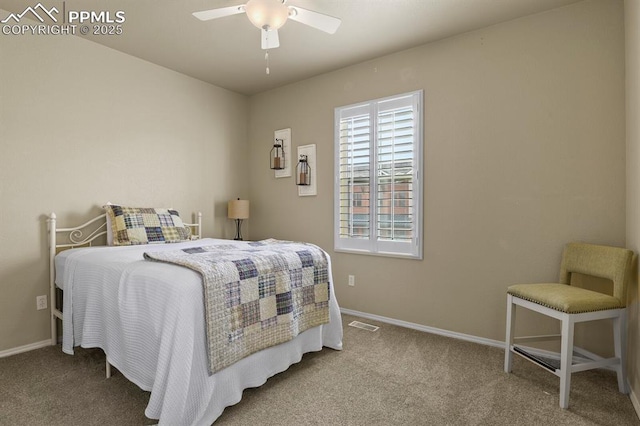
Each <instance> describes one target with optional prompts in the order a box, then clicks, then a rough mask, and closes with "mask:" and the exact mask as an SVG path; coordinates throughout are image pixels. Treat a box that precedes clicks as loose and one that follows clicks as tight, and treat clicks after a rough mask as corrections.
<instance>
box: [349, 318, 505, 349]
mask: <svg viewBox="0 0 640 426" xmlns="http://www.w3.org/2000/svg"><path fill="white" fill-rule="evenodd" d="M340 312H342V313H343V314H347V315H354V316H357V317H361V318H367V319H371V320H374V321H380V322H384V323H386V324H391V325H397V326H399V327H405V328H411V329H413V330H418V331H424V332H426V333H431V334H438V335H440V336H446V337H452V338H454V339H458V340H465V341H467V342H474V343H479V344H481V345H487V346H493V347H496V348H501V349H504V342H502V341H500V340H493V339H486V338H484V337H478V336H472V335H470V334H464V333H458V332H455V331H449V330H443V329H441V328H436V327H429V326H426V325H421V324H416V323H413V322H407V321H401V320H397V319H393V318H387V317H383V316H380V315H374V314H367V313H366V312H358V311H354V310H351V309H344V308H340Z"/></svg>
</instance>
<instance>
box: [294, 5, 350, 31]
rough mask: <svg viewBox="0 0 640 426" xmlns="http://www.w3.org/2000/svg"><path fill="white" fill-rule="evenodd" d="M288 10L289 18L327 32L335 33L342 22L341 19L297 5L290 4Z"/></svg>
mask: <svg viewBox="0 0 640 426" xmlns="http://www.w3.org/2000/svg"><path fill="white" fill-rule="evenodd" d="M289 10H291V14H290V15H289V19H293V20H294V21H298V22H300V23H303V24H306V25H309V26H310V27H313V28H316V29H318V30H320V31H324V32H325V33H329V34H335V32H336V31H337V30H338V27H339V26H340V24H341V23H342V20H340V19H339V18H334V17H333V16H329V15H325V14H323V13H318V12H314V11H312V10H308V9H303V8H301V7H298V6H290V7H289Z"/></svg>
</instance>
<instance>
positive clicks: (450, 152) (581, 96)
mask: <svg viewBox="0 0 640 426" xmlns="http://www.w3.org/2000/svg"><path fill="white" fill-rule="evenodd" d="M416 89H424V97H425V115H424V120H425V121H424V127H425V140H424V144H425V145H424V147H425V149H424V151H425V157H424V161H425V167H426V171H425V185H424V186H425V189H424V200H425V201H424V212H425V215H424V216H425V222H424V228H425V232H424V237H425V245H424V260H422V261H416V260H402V259H393V258H384V257H372V256H363V255H353V254H344V253H335V252H333V176H334V172H333V143H334V136H333V111H334V108H335V107H337V106H341V105H348V104H352V103H355V102H358V101H363V100H367V99H373V98H378V97H383V96H388V95H393V94H398V93H403V92H408V91H411V90H416ZM624 99H625V98H624V31H623V3H622V2H621V1H610V0H595V1H591V0H588V1H586V2H581V3H577V4H574V5H571V6H568V7H565V8H561V9H556V10H553V11H549V12H546V13H542V14H538V15H534V16H530V17H525V18H522V19H518V20H514V21H511V22H507V23H503V24H500V25H495V26H492V27H489V28H485V29H482V30H479V31H474V32H471V33H467V34H464V35H460V36H457V37H454V38H450V39H445V40H442V41H439V42H436V43H431V44H427V45H424V46H422V47H418V48H415V49H412V50H408V51H404V52H399V53H396V54H393V55H389V56H385V57H382V58H379V59H377V60H373V61H370V62H365V63H362V64H359V65H355V66H352V67H348V68H345V69H342V70H339V71H336V72H333V73H330V74H325V75H322V76H318V77H316V78H312V79H309V80H306V81H303V82H300V83H297V84H292V85H289V86H286V87H283V88H279V89H276V90H273V91H269V92H265V93H263V94H260V95H256V96H253V97H252V98H251V99H250V126H249V136H250V144H251V166H252V175H251V185H250V188H251V192H250V194H251V202H252V212H251V219H250V221H251V231H252V238H264V237H277V238H286V239H294V240H308V241H311V242H314V243H316V244H319V245H320V246H322V247H323V248H325V249H326V250H328V251H329V253H330V254H331V256H332V259H333V273H334V279H335V288H336V293H337V297H338V301H339V303H340V305H341V306H342V307H343V308H348V309H353V310H357V311H362V312H366V313H370V314H377V315H382V316H385V317H390V318H394V319H399V320H404V321H409V322H413V323H417V324H422V325H426V326H431V327H438V328H441V329H446V330H451V331H455V332H459V333H466V334H470V335H474V336H481V337H484V338H489V339H495V340H504V327H505V304H506V302H505V300H506V299H505V290H506V287H507V286H508V285H510V284H512V283H517V282H539V281H547V280H551V281H553V280H556V279H557V278H558V272H559V261H560V254H561V250H562V246H563V244H564V243H566V242H568V241H572V240H582V241H586V242H594V243H602V244H612V245H624V244H625V129H624V122H625V117H624V108H625V104H624ZM286 127H291V129H292V143H293V146H294V148H295V147H296V146H298V145H304V144H316V145H317V155H318V195H317V196H316V197H298V196H297V195H296V194H297V193H296V187H295V185H294V182H293V178H289V179H275V178H274V177H273V172H272V171H270V170H269V169H268V167H267V156H268V151H269V148H270V143H271V141H272V138H273V131H274V130H276V129H280V128H286ZM294 153H295V149H294ZM348 274H353V275H355V277H356V286H355V287H349V286H347V275H348ZM520 319H521V320H527V317H521V318H520ZM523 322H527V321H523ZM528 323H529V324H531V321H528ZM519 324H520V322H519ZM525 327H526V325H525V324H523V328H525Z"/></svg>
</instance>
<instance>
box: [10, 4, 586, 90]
mask: <svg viewBox="0 0 640 426" xmlns="http://www.w3.org/2000/svg"><path fill="white" fill-rule="evenodd" d="M576 1H578V0H289V1H288V2H287V4H289V5H294V6H300V7H303V8H305V9H310V10H313V11H316V12H321V13H324V14H328V15H331V16H335V17H338V18H340V19H342V24H341V26H340V28H338V31H337V32H336V33H335V34H334V35H329V34H327V33H324V32H322V31H318V30H316V29H313V28H310V27H308V26H306V25H303V24H301V23H299V22H295V21H291V20H289V21H288V22H287V23H286V24H285V25H284V26H283V27H282V28H281V29H280V30H279V38H280V47H279V48H277V49H272V50H270V52H269V61H270V71H271V72H270V74H269V75H267V74H266V72H265V58H264V51H263V50H262V49H261V48H260V30H258V29H257V28H256V27H254V26H253V25H252V24H251V23H250V22H249V20H248V19H247V17H246V15H245V14H238V15H233V16H228V17H225V18H220V19H216V20H212V21H206V22H203V21H200V20H198V19H196V18H194V17H193V16H192V15H191V13H192V12H196V11H201V10H207V9H214V8H219V7H227V6H234V5H239V4H243V3H244V2H245V0H92V1H90V2H89V1H87V0H66V1H61V0H60V1H58V0H30V1H24V0H0V9H4V10H5V11H7V12H13V13H21V12H23V11H24V10H25V8H26V7H28V6H32V7H35V6H36V5H37V4H38V2H41V3H42V4H43V5H44V6H45V7H48V8H51V7H53V6H55V7H57V8H59V9H60V10H62V9H63V8H64V10H66V11H71V10H76V11H77V10H89V11H110V12H111V13H112V14H115V12H116V11H124V12H125V17H126V21H125V22H124V23H123V24H122V31H123V33H122V34H121V35H87V36H82V37H85V38H87V39H90V40H92V41H94V42H96V43H99V44H102V45H105V46H108V47H111V48H113V49H116V50H119V51H121V52H125V53H128V54H130V55H133V56H136V57H138V58H141V59H144V60H147V61H149V62H152V63H155V64H158V65H161V66H163V67H166V68H169V69H172V70H175V71H178V72H180V73H183V74H186V75H189V76H192V77H194V78H197V79H199V80H203V81H206V82H209V83H211V84H214V85H216V86H220V87H223V88H226V89H229V90H232V91H234V92H238V93H242V94H246V95H252V94H255V93H259V92H263V91H266V90H269V89H273V88H275V87H279V86H282V85H285V84H288V83H292V82H295V81H299V80H303V79H306V78H309V77H312V76H314V75H318V74H322V73H325V72H328V71H332V70H336V69H339V68H343V67H346V66H348V65H352V64H355V63H358V62H362V61H365V60H368V59H373V58H376V57H379V56H383V55H386V54H389V53H391V52H396V51H399V50H404V49H408V48H411V47H415V46H419V45H421V44H424V43H427V42H431V41H435V40H439V39H442V38H445V37H449V36H452V35H455V34H460V33H464V32H468V31H472V30H475V29H478V28H482V27H486V26H489V25H493V24H496V23H499V22H504V21H507V20H511V19H514V18H518V17H521V16H525V15H529V14H533V13H539V12H542V11H545V10H549V9H553V8H556V7H561V6H565V5H567V4H570V3H574V2H576ZM7 16H8V14H7V13H6V12H2V11H0V20H2V19H4V18H5V17H7ZM45 23H46V22H45Z"/></svg>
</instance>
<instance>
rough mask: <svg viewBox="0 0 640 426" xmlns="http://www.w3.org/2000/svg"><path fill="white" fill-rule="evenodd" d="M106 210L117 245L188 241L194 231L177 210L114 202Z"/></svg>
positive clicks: (114, 243)
mask: <svg viewBox="0 0 640 426" xmlns="http://www.w3.org/2000/svg"><path fill="white" fill-rule="evenodd" d="M104 209H105V210H106V212H107V225H109V222H110V223H111V234H112V237H113V245H114V246H129V245H137V244H163V243H177V242H180V241H185V240H188V239H189V237H190V234H191V230H190V228H189V227H188V226H185V225H184V223H183V222H182V219H181V218H180V214H178V212H177V211H176V210H172V209H162V208H146V207H123V206H117V205H113V204H108V205H106V206H104Z"/></svg>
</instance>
